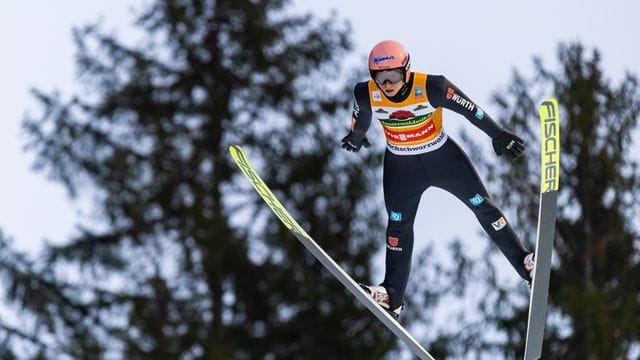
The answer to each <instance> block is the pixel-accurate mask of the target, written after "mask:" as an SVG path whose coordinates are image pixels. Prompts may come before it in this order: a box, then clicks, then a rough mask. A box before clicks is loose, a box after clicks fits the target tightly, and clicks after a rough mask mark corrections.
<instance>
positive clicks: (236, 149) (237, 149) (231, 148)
mask: <svg viewBox="0 0 640 360" xmlns="http://www.w3.org/2000/svg"><path fill="white" fill-rule="evenodd" d="M229 152H230V153H231V155H237V154H241V153H244V151H243V150H242V147H241V146H240V145H233V144H232V145H229Z"/></svg>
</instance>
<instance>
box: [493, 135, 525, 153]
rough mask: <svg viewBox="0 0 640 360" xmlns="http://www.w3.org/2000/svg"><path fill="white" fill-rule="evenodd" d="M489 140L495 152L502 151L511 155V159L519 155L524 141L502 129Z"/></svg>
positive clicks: (522, 149)
mask: <svg viewBox="0 0 640 360" xmlns="http://www.w3.org/2000/svg"><path fill="white" fill-rule="evenodd" d="M491 142H492V143H493V150H494V151H495V152H496V154H498V155H502V153H503V152H504V153H507V154H509V155H511V158H512V159H515V158H517V157H519V156H520V155H522V152H523V151H524V141H523V140H522V139H520V138H519V137H517V136H515V135H513V134H512V133H510V132H507V131H504V130H502V131H501V132H500V134H498V136H496V137H494V138H493V140H492V141H491Z"/></svg>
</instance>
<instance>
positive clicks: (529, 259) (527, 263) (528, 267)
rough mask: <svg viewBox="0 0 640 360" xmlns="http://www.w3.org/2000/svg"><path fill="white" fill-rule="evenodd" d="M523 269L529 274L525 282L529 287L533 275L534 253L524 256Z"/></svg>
mask: <svg viewBox="0 0 640 360" xmlns="http://www.w3.org/2000/svg"><path fill="white" fill-rule="evenodd" d="M523 263H524V269H525V271H526V272H527V273H528V274H529V280H527V284H528V285H529V289H531V284H532V283H533V276H534V275H535V274H534V273H535V265H536V261H535V254H534V253H529V254H527V256H525V257H524V261H523Z"/></svg>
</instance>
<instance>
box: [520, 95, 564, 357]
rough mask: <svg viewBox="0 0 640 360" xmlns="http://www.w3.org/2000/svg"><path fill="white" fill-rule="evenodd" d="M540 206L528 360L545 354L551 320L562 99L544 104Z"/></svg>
mask: <svg viewBox="0 0 640 360" xmlns="http://www.w3.org/2000/svg"><path fill="white" fill-rule="evenodd" d="M539 112H540V129H541V133H540V142H541V151H540V164H541V168H540V169H541V170H540V178H541V179H540V208H539V215H538V234H537V240H536V260H535V270H534V274H535V275H534V278H533V283H532V285H531V299H530V302H529V318H528V322H527V337H526V341H525V351H524V359H525V360H537V359H540V357H541V356H542V342H543V339H544V327H545V324H546V319H547V302H548V297H549V280H550V274H551V253H552V251H553V238H554V235H555V227H556V216H557V202H558V189H559V185H560V184H559V181H560V114H559V111H558V102H557V101H556V100H555V99H547V100H545V101H544V102H543V103H542V105H540V109H539Z"/></svg>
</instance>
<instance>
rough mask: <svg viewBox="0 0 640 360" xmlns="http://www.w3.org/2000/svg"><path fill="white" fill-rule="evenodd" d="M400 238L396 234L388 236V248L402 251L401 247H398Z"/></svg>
mask: <svg viewBox="0 0 640 360" xmlns="http://www.w3.org/2000/svg"><path fill="white" fill-rule="evenodd" d="M399 244H400V240H399V239H398V238H397V237H395V236H389V237H388V238H387V248H388V249H389V250H391V251H402V248H401V247H398V245H399Z"/></svg>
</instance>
